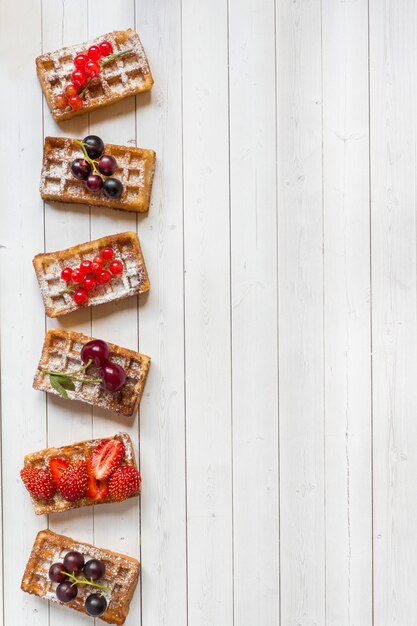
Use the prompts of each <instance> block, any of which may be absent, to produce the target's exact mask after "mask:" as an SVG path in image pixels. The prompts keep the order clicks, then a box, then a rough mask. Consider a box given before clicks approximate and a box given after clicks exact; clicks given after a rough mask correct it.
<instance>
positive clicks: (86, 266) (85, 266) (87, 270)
mask: <svg viewBox="0 0 417 626" xmlns="http://www.w3.org/2000/svg"><path fill="white" fill-rule="evenodd" d="M92 267H93V262H92V261H89V260H88V259H84V261H81V263H80V268H81V269H82V270H83V272H84V274H91V268H92Z"/></svg>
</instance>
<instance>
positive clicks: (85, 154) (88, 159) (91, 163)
mask: <svg viewBox="0 0 417 626" xmlns="http://www.w3.org/2000/svg"><path fill="white" fill-rule="evenodd" d="M74 141H75V143H78V145H79V146H81V149H82V151H83V152H84V156H85V159H86V161H88V162H89V163H90V165H91V167H92V168H93V172H94V174H98V176H100V178H101V179H102V180H104V176H103V174H101V173H100V172H99V170H98V169H97V165H96V162H95V161H94V159H91V158H90V157H89V156H88V152H87V150H86V148H85V143H84V142H83V141H81V139H74Z"/></svg>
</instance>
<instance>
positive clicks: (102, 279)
mask: <svg viewBox="0 0 417 626" xmlns="http://www.w3.org/2000/svg"><path fill="white" fill-rule="evenodd" d="M97 280H98V282H99V283H100V285H106V284H107V283H109V282H110V281H111V274H110V272H109V271H108V270H102V271H101V272H100V273H99V274H98V276H97Z"/></svg>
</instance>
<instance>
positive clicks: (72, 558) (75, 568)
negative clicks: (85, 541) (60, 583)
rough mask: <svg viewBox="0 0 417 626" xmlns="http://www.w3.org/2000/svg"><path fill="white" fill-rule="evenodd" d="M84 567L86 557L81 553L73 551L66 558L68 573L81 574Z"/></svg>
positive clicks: (65, 563)
mask: <svg viewBox="0 0 417 626" xmlns="http://www.w3.org/2000/svg"><path fill="white" fill-rule="evenodd" d="M83 567H84V557H83V555H82V554H81V552H77V551H76V550H71V552H67V554H66V555H65V558H64V568H65V570H66V571H67V572H71V573H74V572H81V570H82V569H83Z"/></svg>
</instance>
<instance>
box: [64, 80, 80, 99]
mask: <svg viewBox="0 0 417 626" xmlns="http://www.w3.org/2000/svg"><path fill="white" fill-rule="evenodd" d="M65 95H66V96H67V98H72V97H73V96H78V89H77V87H76V86H75V85H73V84H72V83H70V84H69V85H67V86H66V87H65Z"/></svg>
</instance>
